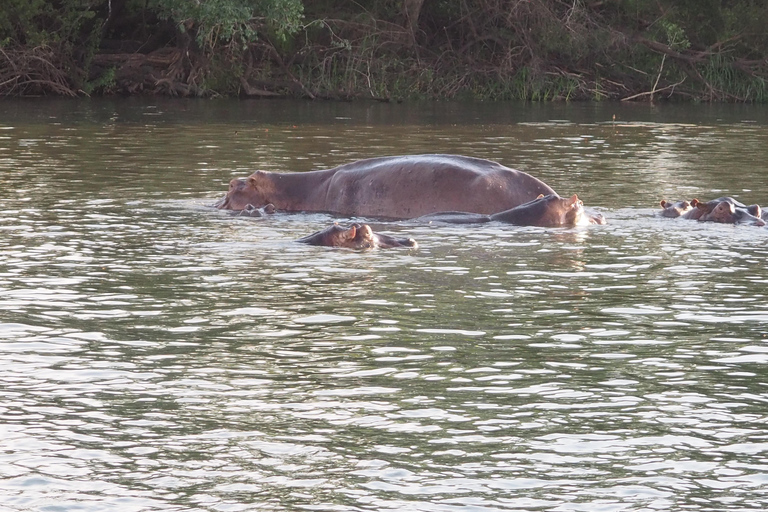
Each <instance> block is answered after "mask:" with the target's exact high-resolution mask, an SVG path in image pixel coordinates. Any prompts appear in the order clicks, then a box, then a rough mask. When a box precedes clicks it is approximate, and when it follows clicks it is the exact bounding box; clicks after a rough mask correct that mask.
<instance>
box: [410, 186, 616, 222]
mask: <svg viewBox="0 0 768 512" xmlns="http://www.w3.org/2000/svg"><path fill="white" fill-rule="evenodd" d="M416 220H417V221H426V222H448V223H451V224H476V223H483V222H492V221H497V222H504V223H506V224H514V225H516V226H539V227H574V226H585V225H588V224H605V217H603V216H602V215H601V214H599V213H587V212H586V211H585V210H584V203H583V202H582V201H581V200H580V199H579V197H578V196H577V195H576V194H574V195H572V196H571V197H570V198H568V199H565V198H562V197H560V196H559V195H557V194H554V193H553V194H547V195H540V196H539V197H537V198H536V199H534V200H533V201H528V202H527V203H524V204H521V205H519V206H516V207H514V208H511V209H509V210H505V211H503V212H499V213H494V214H493V215H480V214H476V213H469V212H440V213H434V214H430V215H425V216H422V217H419V218H418V219H416Z"/></svg>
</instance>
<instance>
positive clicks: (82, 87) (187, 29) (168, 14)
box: [0, 0, 768, 102]
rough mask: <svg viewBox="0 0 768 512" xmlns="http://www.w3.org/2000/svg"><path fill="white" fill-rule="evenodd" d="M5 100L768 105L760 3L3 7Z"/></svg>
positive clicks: (641, 0)
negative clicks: (161, 97)
mask: <svg viewBox="0 0 768 512" xmlns="http://www.w3.org/2000/svg"><path fill="white" fill-rule="evenodd" d="M3 2H4V7H3V9H2V10H0V94H6V95H25V94H48V93H55V94H71V95H78V94H97V93H102V94H107V93H127V94H133V93H154V94H158V93H159V94H171V95H184V96H188V95H207V96H211V95H217V94H221V95H234V94H241V95H251V96H275V95H278V96H279V95H289V96H301V97H310V98H317V97H329V98H357V97H371V98H376V99H382V100H399V99H408V98H480V99H494V100H499V99H529V100H554V99H585V98H590V99H619V98H621V99H635V100H643V101H648V100H650V101H656V100H659V99H693V100H707V101H760V102H765V101H768V86H767V85H766V80H767V79H768V62H767V61H766V59H765V55H766V54H768V31H765V29H764V27H766V26H768V8H766V6H765V2H764V1H759V0H729V1H725V0H675V1H673V0H617V1H606V0H568V1H565V0H474V1H472V2H469V1H466V0H357V1H356V2H348V1H340V0H314V1H312V2H308V1H307V2H302V1H301V0H58V1H55V0H3Z"/></svg>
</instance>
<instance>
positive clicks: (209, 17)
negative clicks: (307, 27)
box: [149, 0, 303, 51]
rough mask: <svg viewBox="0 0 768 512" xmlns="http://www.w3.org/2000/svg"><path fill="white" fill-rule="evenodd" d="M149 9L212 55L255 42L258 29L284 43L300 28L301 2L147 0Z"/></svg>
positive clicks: (265, 0) (269, 0) (276, 0)
mask: <svg viewBox="0 0 768 512" xmlns="http://www.w3.org/2000/svg"><path fill="white" fill-rule="evenodd" d="M149 7H150V9H152V10H154V11H156V12H157V13H158V15H159V16H160V17H161V18H164V19H170V20H172V21H173V22H174V23H176V24H177V25H178V27H179V29H180V31H182V32H185V31H187V30H191V31H192V32H193V33H194V36H195V40H196V41H197V43H198V45H200V47H201V48H202V49H203V50H205V51H212V50H214V49H215V48H217V47H218V46H220V45H222V44H235V45H238V46H241V47H245V45H246V44H247V43H250V42H253V41H255V40H256V37H257V35H258V34H257V33H258V30H257V29H258V27H259V26H264V27H267V28H268V29H270V30H272V31H273V32H274V33H275V34H276V36H277V37H278V39H281V40H285V39H286V38H287V37H288V36H290V35H291V34H293V33H295V32H296V31H297V30H298V29H299V28H300V23H301V19H302V13H303V4H302V3H301V0H205V1H198V0H150V4H149Z"/></svg>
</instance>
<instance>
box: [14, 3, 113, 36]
mask: <svg viewBox="0 0 768 512" xmlns="http://www.w3.org/2000/svg"><path fill="white" fill-rule="evenodd" d="M100 3H101V0H69V1H67V2H56V1H51V0H4V4H5V5H4V6H3V8H2V9H0V39H3V40H7V41H8V44H16V45H24V46H29V47H35V46H41V45H65V46H68V47H72V46H74V45H77V44H80V43H82V42H83V41H84V40H85V39H87V37H88V36H89V34H90V27H91V26H92V25H93V21H94V18H95V16H96V13H95V12H94V10H93V8H94V7H95V6H97V5H98V4H100Z"/></svg>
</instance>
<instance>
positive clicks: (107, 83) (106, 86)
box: [83, 67, 116, 95]
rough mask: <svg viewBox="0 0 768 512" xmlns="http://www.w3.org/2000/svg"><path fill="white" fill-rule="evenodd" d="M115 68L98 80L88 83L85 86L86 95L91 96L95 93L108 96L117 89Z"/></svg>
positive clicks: (107, 71) (108, 70)
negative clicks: (107, 94)
mask: <svg viewBox="0 0 768 512" xmlns="http://www.w3.org/2000/svg"><path fill="white" fill-rule="evenodd" d="M115 72H116V70H115V68H113V67H112V68H109V69H107V70H106V71H105V72H104V73H103V74H102V75H101V76H100V77H98V78H97V79H96V80H91V81H89V82H86V83H85V84H84V86H83V90H84V91H85V93H86V94H88V95H91V94H94V93H97V92H98V93H102V94H106V93H109V92H112V90H113V89H114V87H115Z"/></svg>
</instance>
